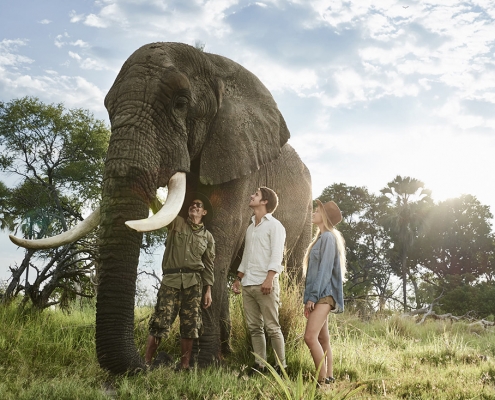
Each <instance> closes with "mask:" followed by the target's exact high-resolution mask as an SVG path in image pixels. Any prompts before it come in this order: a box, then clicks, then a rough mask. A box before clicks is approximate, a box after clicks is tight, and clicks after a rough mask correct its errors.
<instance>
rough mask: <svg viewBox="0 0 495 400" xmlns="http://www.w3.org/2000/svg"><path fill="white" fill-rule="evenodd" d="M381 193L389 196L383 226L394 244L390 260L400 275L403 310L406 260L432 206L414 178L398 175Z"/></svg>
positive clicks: (424, 190) (424, 191) (429, 192)
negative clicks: (394, 260)
mask: <svg viewBox="0 0 495 400" xmlns="http://www.w3.org/2000/svg"><path fill="white" fill-rule="evenodd" d="M380 192H381V193H382V194H384V195H386V196H387V197H389V199H390V202H391V204H390V206H389V211H388V213H387V216H386V217H385V219H384V221H383V223H384V226H385V227H386V228H387V229H388V231H389V232H390V236H391V238H392V241H393V243H394V247H393V251H392V252H391V254H390V257H391V258H392V259H393V258H395V259H396V263H394V264H395V265H396V268H397V267H398V268H397V269H398V270H400V275H401V276H402V295H403V305H404V311H406V310H407V276H408V274H409V269H408V265H407V260H408V256H409V253H410V251H411V248H412V246H413V244H414V242H415V239H416V238H417V236H418V231H419V229H420V228H421V227H422V226H423V220H424V218H425V216H426V214H427V212H428V209H429V208H430V207H431V205H432V204H433V201H432V199H431V191H430V190H427V189H425V185H424V183H423V182H421V181H419V180H417V179H414V178H411V177H408V176H406V177H404V178H403V177H401V176H400V175H397V176H396V177H395V179H394V180H393V181H391V182H389V183H388V184H387V187H385V188H383V189H382V190H380ZM413 283H415V282H413ZM415 289H417V286H416V285H415Z"/></svg>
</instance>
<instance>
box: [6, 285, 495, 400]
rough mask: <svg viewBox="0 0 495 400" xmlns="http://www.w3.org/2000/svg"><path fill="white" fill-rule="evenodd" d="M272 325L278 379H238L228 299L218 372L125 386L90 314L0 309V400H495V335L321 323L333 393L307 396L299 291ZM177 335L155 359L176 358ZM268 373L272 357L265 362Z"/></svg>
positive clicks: (240, 343) (166, 375)
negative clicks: (227, 349)
mask: <svg viewBox="0 0 495 400" xmlns="http://www.w3.org/2000/svg"><path fill="white" fill-rule="evenodd" d="M281 301H282V307H281V310H280V320H281V323H282V326H283V331H284V335H285V338H286V353H287V364H288V369H287V371H285V373H283V374H282V376H278V375H277V374H276V373H275V371H274V370H273V369H271V373H270V374H268V376H261V375H260V376H255V377H250V378H248V377H247V376H246V375H245V374H244V372H245V371H246V369H247V366H248V365H251V364H252V362H253V361H254V357H253V355H252V349H251V346H250V340H249V335H248V332H247V329H246V326H245V323H244V318H243V311H242V298H241V297H240V296H239V297H236V296H232V298H231V305H230V306H231V316H232V354H231V355H230V356H228V357H227V358H226V359H225V360H224V362H222V363H221V365H220V366H212V367H209V368H206V369H194V370H193V371H192V372H190V373H175V372H174V371H173V370H172V369H171V368H168V367H163V368H158V369H156V370H153V371H150V372H148V373H144V374H141V375H138V376H135V377H125V376H118V377H116V376H110V375H108V374H107V373H106V372H105V371H103V370H101V369H100V368H99V366H98V363H97V360H96V354H95V345H94V323H95V310H94V307H92V306H86V307H85V308H83V309H74V310H72V312H71V313H70V314H64V313H62V312H60V311H56V310H46V311H44V312H43V313H42V314H38V313H36V312H29V311H24V312H22V313H20V312H19V311H18V309H17V308H16V305H15V304H14V305H11V306H1V307H0V399H108V398H117V399H181V400H186V399H265V398H269V399H312V398H316V399H343V398H357V399H382V398H387V399H474V398H476V399H495V363H494V361H493V357H494V355H495V332H493V331H490V330H488V329H479V328H471V327H469V326H468V325H466V324H464V323H462V322H456V323H453V324H452V323H450V322H439V321H427V322H425V323H424V324H422V325H418V324H416V323H415V322H414V321H413V320H411V319H406V318H403V317H401V316H400V315H391V316H376V317H373V318H368V319H367V320H363V319H361V318H359V317H358V316H357V315H355V314H353V313H350V312H346V313H344V314H339V315H331V316H330V319H329V331H330V337H331V343H332V348H333V355H334V366H335V367H334V375H335V377H336V378H337V381H336V382H335V384H333V385H331V386H328V387H324V388H316V385H315V381H314V376H315V375H316V374H315V371H314V365H313V362H312V359H311V357H310V354H309V351H308V350H307V348H306V346H305V344H304V340H303V336H302V335H303V332H304V327H305V323H306V320H305V319H304V316H303V313H302V311H303V306H302V303H301V296H300V288H299V287H297V286H289V285H288V284H287V282H282V297H281ZM151 311H152V310H151V308H149V307H142V308H137V309H136V324H135V338H136V343H137V346H138V349H139V350H140V351H141V352H144V343H145V339H146V336H147V322H148V318H149V315H150V313H151ZM177 340H178V327H177V326H174V329H173V332H172V334H171V336H170V337H169V338H168V339H167V340H164V341H163V342H162V344H161V345H160V349H159V350H163V351H167V352H168V353H170V354H172V355H173V356H174V357H176V358H178V357H179V355H178V345H177ZM268 361H269V362H270V363H271V364H272V365H275V362H276V361H275V359H274V355H273V353H270V354H269V360H268Z"/></svg>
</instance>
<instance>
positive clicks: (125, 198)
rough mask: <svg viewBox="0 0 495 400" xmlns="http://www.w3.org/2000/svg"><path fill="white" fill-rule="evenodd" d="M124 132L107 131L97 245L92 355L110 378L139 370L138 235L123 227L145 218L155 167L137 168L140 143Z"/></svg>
mask: <svg viewBox="0 0 495 400" xmlns="http://www.w3.org/2000/svg"><path fill="white" fill-rule="evenodd" d="M127 133H128V132H127V131H123V130H113V131H112V138H111V139H110V145H109V151H108V154H107V160H106V163H105V171H104V176H103V188H102V189H103V190H102V201H101V205H100V230H99V243H98V244H99V250H100V255H99V256H100V265H99V267H100V268H99V276H98V284H99V286H98V293H97V303H96V353H97V356H98V361H99V363H100V366H101V367H102V368H104V369H106V370H108V371H110V372H111V373H115V374H122V373H135V372H137V371H139V370H141V369H142V368H144V363H143V361H142V359H141V357H140V355H139V353H138V351H137V348H136V345H135V341H134V300H135V294H136V278H137V267H138V263H139V253H140V247H141V243H142V237H143V234H142V233H140V232H136V231H135V230H132V229H129V228H128V227H127V226H126V225H125V222H126V221H128V220H140V219H143V218H146V217H148V213H149V205H150V202H151V201H152V200H153V199H154V197H155V195H156V188H157V168H158V167H157V165H158V163H151V162H149V163H148V164H147V165H145V166H140V165H139V164H138V162H137V161H136V160H135V157H133V155H132V154H133V153H132V152H133V147H139V146H138V145H139V143H138V144H136V142H135V141H133V140H132V139H130V138H129V136H128V135H127ZM116 142H120V143H119V144H116ZM122 143H125V146H122V145H121V144H122ZM169 177H170V176H169Z"/></svg>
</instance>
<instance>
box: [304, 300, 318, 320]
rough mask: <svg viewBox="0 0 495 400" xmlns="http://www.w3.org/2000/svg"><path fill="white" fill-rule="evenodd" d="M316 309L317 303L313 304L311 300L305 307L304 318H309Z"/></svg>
mask: <svg viewBox="0 0 495 400" xmlns="http://www.w3.org/2000/svg"><path fill="white" fill-rule="evenodd" d="M314 309H315V303H313V302H312V301H311V300H308V302H307V303H306V304H305V305H304V316H305V317H306V318H308V317H309V314H311V311H313V310H314Z"/></svg>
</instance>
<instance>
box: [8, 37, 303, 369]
mask: <svg viewBox="0 0 495 400" xmlns="http://www.w3.org/2000/svg"><path fill="white" fill-rule="evenodd" d="M105 106H106V108H107V110H108V114H109V117H110V122H111V130H112V134H111V138H110V143H109V148H108V155H107V159H106V163H105V170H104V177H103V188H102V201H101V204H100V208H99V210H97V211H96V213H95V216H93V217H92V219H90V220H89V221H87V222H86V223H85V226H84V227H77V228H75V229H74V231H71V232H68V233H66V234H63V235H62V236H61V237H56V238H51V239H46V240H47V241H48V242H47V243H42V244H41V245H35V244H33V243H26V242H20V241H17V242H16V243H18V244H20V245H23V246H26V247H33V246H39V247H47V246H51V247H53V246H56V245H59V244H62V243H64V242H65V243H66V242H68V241H73V240H75V239H77V237H79V236H81V235H83V234H84V233H85V232H87V231H88V230H90V229H92V228H94V227H95V226H96V225H97V224H99V225H100V230H99V248H100V273H99V288H98V294H97V314H96V350H97V356H98V360H99V362H100V365H101V366H102V367H103V368H105V369H108V370H109V371H111V372H113V373H124V372H132V371H137V370H139V369H141V368H142V367H143V362H142V359H141V357H140V356H139V353H138V351H137V349H136V346H135V342H134V333H133V332H134V297H135V289H136V278H137V265H138V260H139V253H140V245H141V242H142V233H140V232H143V231H149V230H153V229H157V228H160V227H162V226H165V225H167V224H168V223H169V222H170V221H171V220H172V219H173V218H175V216H176V215H177V213H178V211H179V209H180V206H181V204H182V200H183V199H184V194H185V191H186V182H185V181H184V178H185V176H186V175H187V186H188V187H193V188H196V187H197V186H198V185H204V186H205V187H206V186H209V187H212V188H217V187H222V185H223V187H227V189H225V190H226V191H228V190H229V189H228V188H229V187H230V186H229V185H231V186H232V187H240V186H241V184H240V183H239V182H241V181H242V179H245V177H246V176H249V175H250V174H253V173H256V172H257V171H258V172H259V171H261V170H262V167H263V166H266V165H270V163H272V162H274V160H277V159H278V158H279V157H280V155H281V151H282V150H281V149H282V148H283V146H284V144H285V143H286V142H287V140H288V138H289V131H288V129H287V126H286V124H285V121H284V119H283V117H282V115H281V114H280V112H279V110H278V108H277V106H276V103H275V101H274V99H273V98H272V96H271V94H270V93H269V91H268V90H267V89H266V87H265V86H264V85H263V84H262V83H261V82H260V81H259V79H258V78H256V76H254V75H253V74H252V73H250V72H249V71H247V70H246V69H245V68H243V67H242V66H240V65H239V64H237V63H235V62H233V61H231V60H229V59H227V58H224V57H221V56H218V55H214V54H208V53H205V52H202V51H200V50H198V49H195V48H194V47H191V46H188V45H185V44H181V43H153V44H148V45H145V46H143V47H141V48H140V49H138V50H137V51H136V52H135V53H134V54H132V55H131V56H130V57H129V59H128V60H127V61H126V62H125V63H124V65H123V66H122V69H121V71H120V73H119V74H118V76H117V78H116V80H115V82H114V84H113V86H112V87H111V89H110V91H109V92H108V94H107V96H106V98H105ZM287 146H288V145H287ZM291 154H292V153H291ZM286 158H287V157H286ZM297 160H299V159H298V158H297ZM297 162H298V163H300V164H301V165H302V166H301V167H299V166H298V167H297V168H300V171H301V172H300V174H301V175H304V176H305V177H306V176H307V177H309V172H308V171H307V169H305V167H304V165H303V164H302V163H301V162H300V160H299V161H297ZM298 165H299V164H298ZM293 167H294V164H291V168H293ZM263 171H264V170H263ZM298 171H299V169H298V170H297V171H296V170H294V175H297V174H298V173H299V172H298ZM263 174H264V175H263V176H265V175H266V176H268V174H269V172H267V171H264V172H263ZM260 175H261V173H260ZM243 177H244V178H243ZM257 179H258V178H257ZM263 179H264V178H263ZM298 179H299V178H298ZM305 179H306V181H308V180H309V178H305ZM258 181H259V180H253V181H246V185H248V184H249V185H253V184H257V183H258ZM236 185H237V186H236ZM309 185H310V184H309ZM165 186H168V189H169V194H168V198H167V203H166V204H165V206H164V207H163V208H162V210H161V211H160V213H158V215H157V216H155V217H154V218H153V219H147V217H148V214H149V209H150V206H151V205H152V204H153V203H155V201H156V191H157V189H158V188H160V187H165ZM255 188H256V187H253V186H251V187H249V189H248V190H253V189H255ZM292 190H293V187H292ZM304 191H306V194H308V193H309V195H308V196H307V197H308V198H309V200H308V201H307V200H305V202H304V205H303V207H306V209H307V210H309V209H310V208H311V197H310V196H311V194H310V186H309V192H308V185H307V184H306V186H305V187H304ZM211 193H213V192H212V191H210V194H211ZM231 193H233V192H231ZM236 195H237V194H236ZM243 195H244V194H243ZM220 197H221V196H217V198H215V195H214V194H213V197H212V203H213V207H214V210H215V207H217V209H218V208H219V207H222V206H224V205H226V204H227V203H229V202H230V201H232V202H233V200H232V197H233V195H230V197H229V196H223V197H222V198H220ZM306 203H307V204H306ZM308 205H309V206H308ZM308 207H309V208H308ZM244 208H245V209H247V207H245V205H244ZM232 210H234V211H232ZM236 210H237V209H235V208H232V209H230V211H229V213H231V214H232V213H237V212H239V213H240V211H236ZM239 210H240V208H239ZM244 213H246V211H244ZM223 215H224V213H222V212H221V211H220V212H215V217H214V219H213V221H212V225H213V226H215V224H217V226H221V225H222V224H225V223H226V222H225V221H223V220H222V218H223ZM248 217H249V216H248ZM246 223H247V219H243V220H242V224H246ZM305 226H306V227H308V225H307V224H306V225H305ZM129 228H132V229H129ZM243 229H244V231H245V228H243ZM219 232H220V230H219ZM213 233H214V236H215V232H213ZM218 237H219V238H218V239H217V237H215V240H216V241H217V243H219V246H218V248H219V251H218V252H217V259H218V260H219V261H218V264H220V266H217V263H216V266H215V268H216V271H217V269H218V268H220V269H221V274H220V275H222V276H223V279H218V276H217V275H216V277H215V280H216V284H215V286H214V288H215V287H216V286H217V285H219V286H220V287H226V285H225V283H226V281H225V280H226V273H227V272H226V271H228V267H229V265H227V264H230V263H231V262H232V259H233V253H235V252H237V249H238V247H239V245H240V244H239V243H240V242H239V240H237V241H236V242H235V243H237V248H236V249H234V250H232V252H231V253H230V254H227V255H225V254H223V255H222V254H218V253H222V251H224V250H222V235H221V233H219V234H218ZM308 238H309V236H308ZM13 240H14V239H13ZM224 247H225V248H227V247H228V246H227V245H225V246H224ZM225 252H226V253H228V250H225ZM219 256H220V258H219ZM222 257H223V258H222ZM222 264H223V265H222ZM217 282H218V283H217ZM220 290H222V291H223V289H220ZM214 300H215V298H214ZM223 304H224V305H225V302H223Z"/></svg>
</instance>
